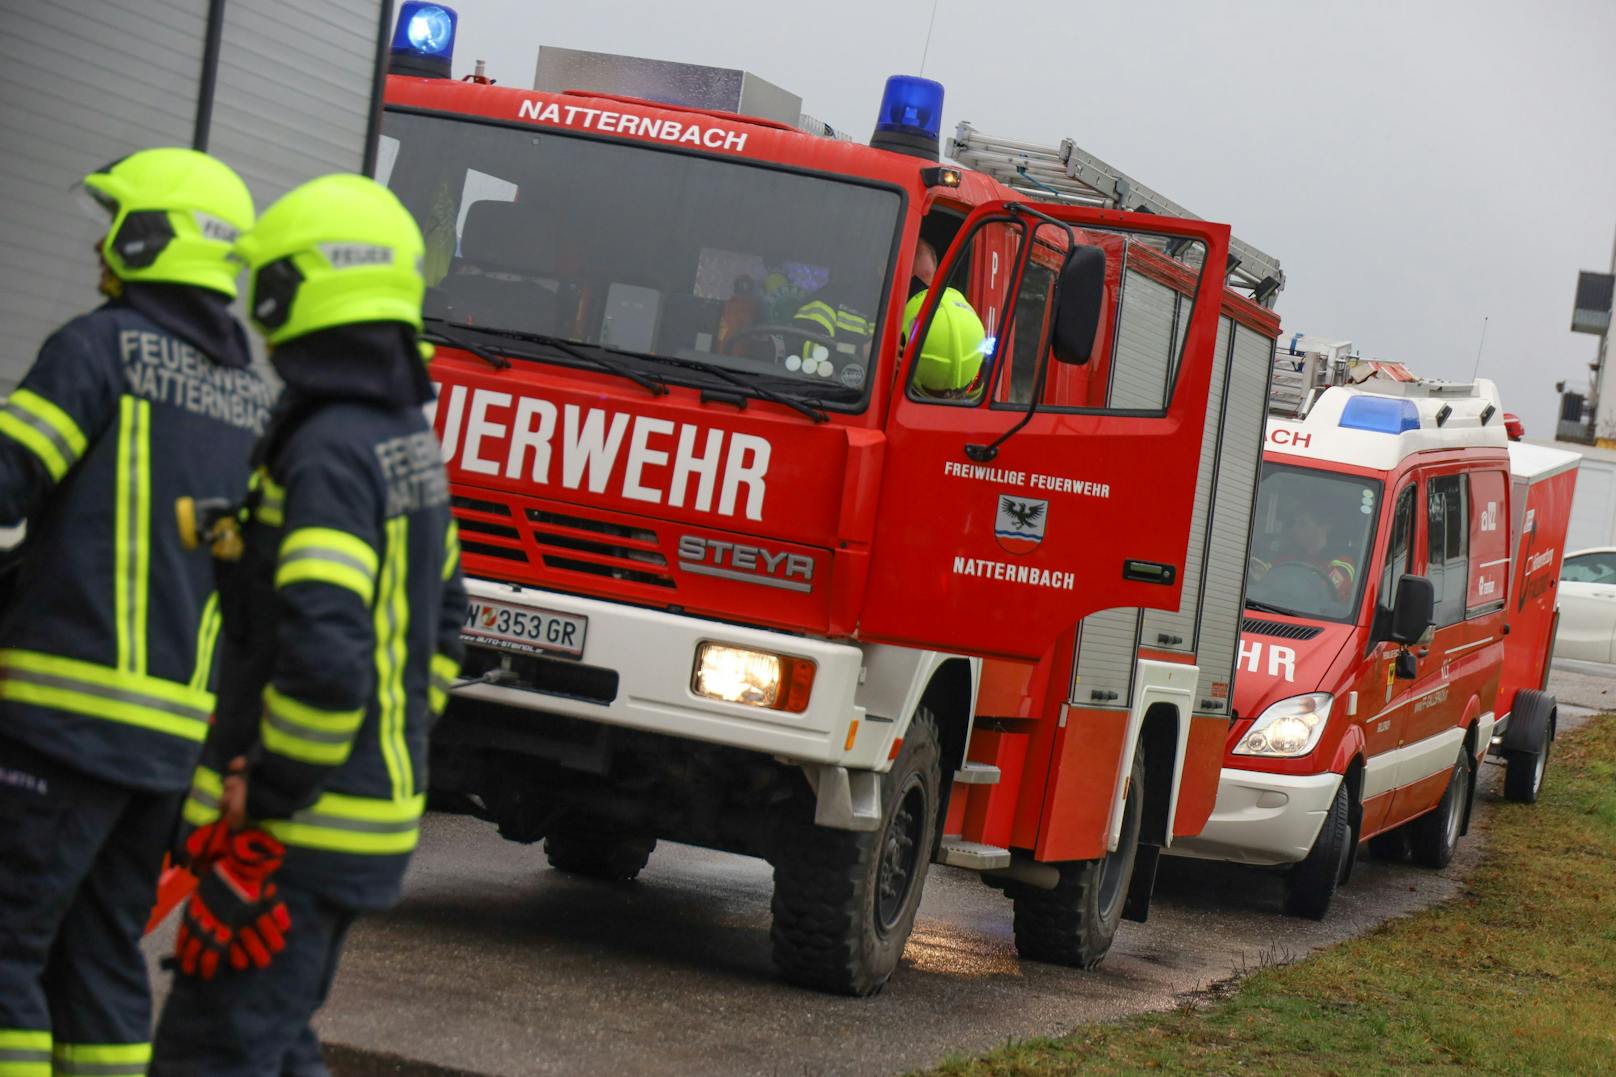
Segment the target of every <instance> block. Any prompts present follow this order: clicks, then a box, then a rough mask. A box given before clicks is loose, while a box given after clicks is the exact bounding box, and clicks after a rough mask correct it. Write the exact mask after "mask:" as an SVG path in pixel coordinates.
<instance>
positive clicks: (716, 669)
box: [690, 643, 814, 714]
mask: <svg viewBox="0 0 1616 1077" xmlns="http://www.w3.org/2000/svg"><path fill="white" fill-rule="evenodd" d="M813 686H814V663H813V661H812V660H810V659H807V658H791V657H788V656H786V655H780V654H770V653H768V652H767V651H748V650H744V649H742V648H740V647H729V646H725V645H724V644H722V643H703V644H702V645H701V646H699V647H697V648H696V667H695V670H694V671H693V672H692V674H691V678H690V690H691V691H693V692H695V693H696V694H697V695H698V696H706V697H707V698H708V699H719V700H723V701H724V702H725V703H744V704H746V705H747V706H750V707H766V708H768V709H769V710H777V711H791V712H793V713H798V714H800V713H801V712H803V711H805V710H807V709H808V696H809V694H810V693H811V692H812V691H813Z"/></svg>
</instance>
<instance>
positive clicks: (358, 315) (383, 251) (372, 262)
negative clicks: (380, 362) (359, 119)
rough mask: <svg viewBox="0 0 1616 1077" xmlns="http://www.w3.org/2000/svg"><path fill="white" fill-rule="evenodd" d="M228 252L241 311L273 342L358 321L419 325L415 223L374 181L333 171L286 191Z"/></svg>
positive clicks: (419, 249) (420, 247)
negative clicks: (240, 266) (242, 281)
mask: <svg viewBox="0 0 1616 1077" xmlns="http://www.w3.org/2000/svg"><path fill="white" fill-rule="evenodd" d="M236 252H237V254H239V255H240V257H241V259H242V260H243V261H245V262H246V263H247V278H248V281H249V291H248V296H247V313H248V315H249V316H250V317H251V318H252V320H253V324H254V325H256V326H257V327H258V329H259V331H260V332H262V333H263V334H264V338H265V340H266V341H268V343H270V344H272V345H274V344H283V343H285V342H286V341H288V340H295V339H296V338H298V337H301V336H304V335H305V334H308V333H313V332H315V331H316V330H320V329H330V328H332V327H334V326H339V325H353V324H357V323H361V322H402V323H404V324H405V325H408V326H410V327H411V328H413V329H415V330H417V331H419V330H420V328H421V298H422V296H423V294H424V293H425V291H426V285H425V283H424V281H423V280H422V278H421V259H422V256H423V254H424V253H425V246H424V244H423V243H422V241H421V229H420V227H419V226H417V225H416V223H415V218H414V217H411V216H410V212H409V210H407V209H405V208H404V206H403V204H402V203H400V202H399V200H398V199H397V197H395V196H394V194H393V192H392V191H389V190H388V189H387V188H386V187H383V186H382V185H381V184H379V183H377V182H376V181H375V180H371V179H366V178H365V177H364V176H358V175H353V174H351V173H340V174H337V175H331V176H321V177H320V178H319V179H315V180H310V181H309V182H307V183H305V184H303V185H302V186H301V187H297V188H294V189H293V190H291V191H288V192H287V193H286V194H285V195H283V196H281V198H280V199H279V200H278V201H276V203H275V204H274V205H272V206H270V207H269V208H268V209H266V210H265V211H264V214H263V216H262V217H260V218H258V225H257V227H255V228H254V229H253V230H252V231H251V232H250V233H248V234H247V235H246V236H245V237H243V238H242V240H241V242H240V243H239V244H238V245H237V247H236Z"/></svg>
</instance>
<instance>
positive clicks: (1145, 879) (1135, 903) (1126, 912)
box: [1122, 842, 1161, 924]
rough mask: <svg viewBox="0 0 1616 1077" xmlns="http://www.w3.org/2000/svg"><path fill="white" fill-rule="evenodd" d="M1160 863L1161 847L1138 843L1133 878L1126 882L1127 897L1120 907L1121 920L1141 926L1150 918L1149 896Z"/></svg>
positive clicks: (1152, 892) (1151, 892) (1153, 890)
mask: <svg viewBox="0 0 1616 1077" xmlns="http://www.w3.org/2000/svg"><path fill="white" fill-rule="evenodd" d="M1160 863H1161V846H1160V845H1147V844H1145V843H1144V842H1140V843H1139V852H1138V854H1137V855H1136V856H1135V858H1134V862H1133V878H1131V879H1129V880H1128V896H1127V898H1126V900H1124V902H1123V905H1122V918H1123V919H1124V920H1132V921H1133V922H1134V923H1136V924H1142V923H1144V922H1145V921H1146V920H1147V919H1149V918H1150V896H1151V895H1152V894H1154V893H1155V892H1156V868H1157V866H1158V865H1159V864H1160Z"/></svg>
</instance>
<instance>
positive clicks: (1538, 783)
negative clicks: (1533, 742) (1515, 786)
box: [1532, 742, 1549, 797]
mask: <svg viewBox="0 0 1616 1077" xmlns="http://www.w3.org/2000/svg"><path fill="white" fill-rule="evenodd" d="M1548 769H1549V745H1548V743H1547V742H1545V743H1544V745H1543V750H1542V751H1541V752H1538V753H1537V761H1536V762H1534V763H1533V764H1532V795H1533V796H1534V797H1535V796H1537V794H1538V791H1539V790H1541V789H1542V788H1543V774H1544V772H1545V771H1547V770H1548Z"/></svg>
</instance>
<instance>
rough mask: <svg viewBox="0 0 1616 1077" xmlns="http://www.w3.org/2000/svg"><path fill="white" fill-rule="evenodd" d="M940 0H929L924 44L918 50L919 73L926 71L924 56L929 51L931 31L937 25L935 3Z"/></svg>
mask: <svg viewBox="0 0 1616 1077" xmlns="http://www.w3.org/2000/svg"><path fill="white" fill-rule="evenodd" d="M940 3H942V0H931V21H930V22H928V23H926V46H925V48H923V49H921V50H920V73H921V74H922V75H924V74H925V73H926V56H927V55H928V54H929V53H930V52H931V32H932V29H933V28H934V27H935V26H936V25H937V5H938V4H940Z"/></svg>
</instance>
